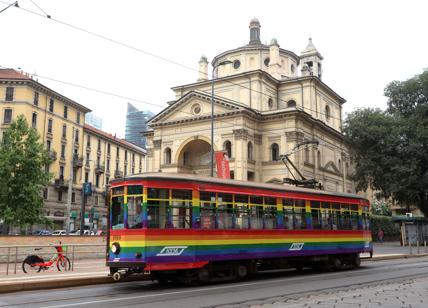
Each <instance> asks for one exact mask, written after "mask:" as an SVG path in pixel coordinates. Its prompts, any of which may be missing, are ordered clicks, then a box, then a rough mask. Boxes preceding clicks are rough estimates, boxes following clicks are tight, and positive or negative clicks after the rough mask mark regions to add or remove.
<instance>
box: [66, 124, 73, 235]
mask: <svg viewBox="0 0 428 308" xmlns="http://www.w3.org/2000/svg"><path fill="white" fill-rule="evenodd" d="M72 130H73V133H72V134H71V137H72V138H71V162H70V177H69V179H68V193H67V212H66V220H65V224H66V226H65V227H66V228H65V229H66V231H67V235H68V234H69V233H70V214H71V213H70V212H71V194H72V193H73V177H74V174H73V171H74V166H73V164H74V133H75V132H74V127H72Z"/></svg>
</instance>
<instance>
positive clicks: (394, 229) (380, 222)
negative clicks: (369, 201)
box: [370, 215, 400, 241]
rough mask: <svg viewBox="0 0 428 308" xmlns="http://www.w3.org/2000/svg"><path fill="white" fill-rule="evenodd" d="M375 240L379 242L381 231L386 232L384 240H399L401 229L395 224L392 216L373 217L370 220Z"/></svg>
mask: <svg viewBox="0 0 428 308" xmlns="http://www.w3.org/2000/svg"><path fill="white" fill-rule="evenodd" d="M370 225H371V230H372V237H373V240H375V241H377V233H378V231H379V229H382V230H383V232H384V234H385V235H384V240H390V241H392V240H399V239H400V228H399V227H398V225H397V224H395V223H393V222H392V220H391V217H390V216H380V215H372V216H371V218H370Z"/></svg>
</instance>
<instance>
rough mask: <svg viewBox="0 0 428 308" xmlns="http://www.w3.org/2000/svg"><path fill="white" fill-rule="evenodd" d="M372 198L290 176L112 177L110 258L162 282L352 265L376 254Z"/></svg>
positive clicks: (125, 271) (118, 268) (115, 269)
mask: <svg viewBox="0 0 428 308" xmlns="http://www.w3.org/2000/svg"><path fill="white" fill-rule="evenodd" d="M369 229H370V228H369V202H368V200H366V199H364V198H362V197H360V196H358V195H355V194H346V193H332V192H325V191H319V190H312V189H306V188H296V187H294V186H288V185H278V184H265V183H255V182H243V181H236V180H225V179H218V178H211V177H201V176H196V175H183V174H167V173H145V174H140V175H133V176H129V177H126V178H123V179H117V180H114V181H112V182H111V189H110V207H109V232H108V240H107V266H109V267H110V272H111V274H112V276H113V278H114V279H115V280H119V279H121V278H122V277H124V276H126V275H130V274H146V275H151V277H152V279H154V280H158V281H160V282H166V281H184V282H193V281H199V282H206V281H213V280H226V279H241V278H244V277H245V276H247V275H250V274H253V273H255V272H257V271H261V270H267V269H278V268H297V269H301V268H303V267H312V268H317V269H326V270H338V269H342V268H357V267H359V265H360V256H359V255H360V253H370V255H371V254H372V250H373V247H372V238H371V232H370V230H369Z"/></svg>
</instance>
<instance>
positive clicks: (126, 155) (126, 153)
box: [125, 150, 128, 160]
mask: <svg viewBox="0 0 428 308" xmlns="http://www.w3.org/2000/svg"><path fill="white" fill-rule="evenodd" d="M125 160H128V151H126V150H125Z"/></svg>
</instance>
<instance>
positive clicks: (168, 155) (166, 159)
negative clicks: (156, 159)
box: [164, 148, 171, 165]
mask: <svg viewBox="0 0 428 308" xmlns="http://www.w3.org/2000/svg"><path fill="white" fill-rule="evenodd" d="M164 163H165V165H170V164H171V149H170V148H166V149H165V151H164Z"/></svg>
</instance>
